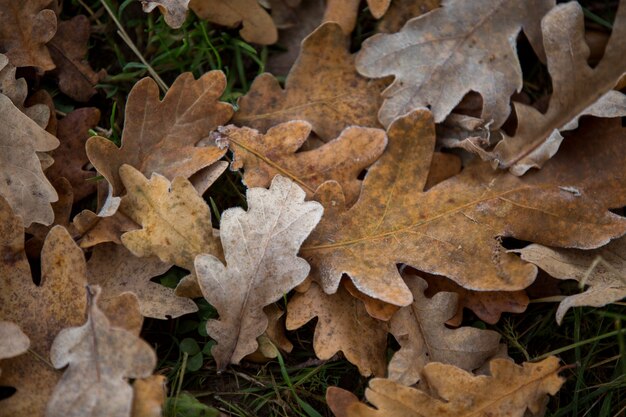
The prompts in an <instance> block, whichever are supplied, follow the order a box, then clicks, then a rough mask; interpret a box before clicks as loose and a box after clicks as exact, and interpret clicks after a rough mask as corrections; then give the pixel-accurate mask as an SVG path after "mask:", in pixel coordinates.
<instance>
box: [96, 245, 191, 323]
mask: <svg viewBox="0 0 626 417" xmlns="http://www.w3.org/2000/svg"><path fill="white" fill-rule="evenodd" d="M170 267H171V265H170V264H167V263H164V262H161V261H160V260H158V259H157V258H156V257H150V258H137V257H135V256H133V254H132V253H130V252H129V251H128V250H126V249H125V248H124V247H123V246H121V245H115V244H112V243H105V244H101V245H98V246H96V247H95V248H94V251H93V254H92V256H91V258H90V259H89V262H88V263H87V274H88V277H89V283H90V284H96V285H99V286H101V287H102V297H101V302H100V303H101V304H102V305H106V304H107V303H108V302H110V300H111V299H112V298H114V297H115V296H117V295H119V294H120V293H123V292H125V291H132V292H133V293H134V294H135V295H136V296H137V298H138V299H139V308H140V311H141V314H142V315H144V316H145V317H152V318H156V319H166V318H169V317H172V318H175V317H179V316H182V315H183V314H187V313H193V312H194V311H197V310H198V308H197V306H196V304H195V303H194V302H193V301H192V300H190V299H188V298H183V297H177V296H176V295H175V294H174V290H172V289H171V288H167V287H164V286H163V285H160V284H158V283H156V282H152V281H150V279H152V278H154V277H156V276H159V275H162V274H164V273H165V272H166V271H167V270H168V269H169V268H170Z"/></svg>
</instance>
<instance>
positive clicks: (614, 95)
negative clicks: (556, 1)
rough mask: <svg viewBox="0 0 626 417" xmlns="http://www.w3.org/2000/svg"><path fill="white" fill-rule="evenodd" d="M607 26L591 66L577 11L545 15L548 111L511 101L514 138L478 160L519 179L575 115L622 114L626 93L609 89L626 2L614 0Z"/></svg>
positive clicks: (623, 68)
mask: <svg viewBox="0 0 626 417" xmlns="http://www.w3.org/2000/svg"><path fill="white" fill-rule="evenodd" d="M613 28H614V29H613V33H612V35H611V39H610V40H609V43H608V45H607V46H606V49H605V52H604V56H603V58H602V60H601V61H600V62H599V63H598V64H597V65H596V66H595V67H593V68H592V67H591V66H589V64H588V63H587V59H588V57H589V47H588V46H587V44H586V42H585V36H584V16H583V10H582V7H581V6H580V5H579V4H578V3H576V2H570V3H567V4H561V5H558V6H557V7H555V8H554V9H553V10H552V11H550V13H548V14H547V15H546V17H545V18H544V19H543V21H542V30H543V39H544V48H545V51H546V56H547V59H548V70H549V71H550V76H551V78H552V91H553V92H552V96H551V97H550V105H549V107H548V111H547V112H546V113H545V114H542V113H541V112H539V111H538V110H537V109H535V108H533V107H531V106H528V105H524V104H521V103H515V113H516V114H517V120H518V122H517V125H518V128H517V131H516V132H515V135H514V136H512V137H509V136H506V134H505V137H504V139H503V140H502V141H500V142H499V143H498V144H497V145H496V147H495V148H494V150H493V152H489V153H488V154H487V155H481V157H485V156H486V158H487V159H492V160H493V161H494V164H495V165H497V166H499V167H500V168H508V169H509V170H510V171H511V172H512V173H513V174H515V175H523V174H524V173H525V172H526V171H528V170H529V169H530V168H540V167H542V166H543V164H544V163H545V162H546V161H547V160H548V159H550V158H551V157H552V156H553V155H554V154H555V153H556V152H557V150H558V149H559V146H560V144H561V141H562V140H563V136H562V135H561V133H560V132H563V131H567V130H573V129H576V128H577V127H578V119H579V118H580V117H581V116H583V115H593V116H597V117H620V116H624V115H626V95H624V94H622V93H620V92H618V91H614V90H612V88H613V87H614V86H615V84H617V82H618V81H619V79H620V77H621V76H622V74H624V73H625V72H626V63H625V61H624V54H626V2H623V1H622V2H620V7H619V9H618V12H617V16H616V17H615V23H614V24H613ZM563 45H568V47H567V48H564V47H563Z"/></svg>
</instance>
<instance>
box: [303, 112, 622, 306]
mask: <svg viewBox="0 0 626 417" xmlns="http://www.w3.org/2000/svg"><path fill="white" fill-rule="evenodd" d="M615 126H616V125H615ZM595 127H596V126H590V128H591V129H593V128H595ZM616 127H617V126H616ZM620 134H623V133H622V132H621V131H617V130H616V131H615V134H612V135H611V134H607V135H605V136H602V137H601V138H597V139H596V140H594V141H587V142H585V141H584V139H586V137H585V136H584V135H583V136H581V137H580V138H577V140H572V141H571V143H572V145H571V146H569V147H568V148H567V151H566V152H565V153H564V155H563V156H562V157H560V158H559V159H558V160H556V162H553V164H552V165H551V166H550V167H549V169H547V168H548V167H546V168H544V170H542V171H539V172H538V173H536V174H535V175H532V176H531V177H529V178H524V179H521V178H518V177H515V176H514V175H511V174H508V173H497V172H493V170H491V168H490V167H489V166H486V165H485V164H481V163H474V164H470V165H469V166H467V167H466V168H465V169H464V170H463V171H462V172H461V173H460V174H459V175H456V176H454V177H452V178H450V179H448V180H446V181H443V182H441V183H439V184H438V185H436V186H434V187H433V188H431V189H429V190H428V191H427V192H422V191H421V190H423V189H424V185H425V183H426V181H427V178H428V169H429V167H430V165H431V157H432V154H433V150H434V145H435V138H434V126H433V123H432V118H431V116H430V113H429V112H428V111H425V110H417V111H415V112H413V113H410V114H409V115H406V116H404V117H401V118H398V119H397V120H396V121H395V122H394V123H392V125H391V126H390V127H389V130H388V132H387V136H388V140H389V142H388V145H387V149H386V151H385V153H384V154H383V156H382V157H381V158H380V159H378V161H377V162H376V163H375V164H374V165H373V166H372V167H371V168H370V169H369V170H368V173H367V175H366V177H365V179H364V181H363V187H362V191H361V195H360V197H359V200H358V201H357V202H356V203H355V204H354V205H353V206H352V207H351V208H350V209H349V210H347V209H346V206H345V204H343V203H342V197H341V195H340V194H339V193H338V190H337V188H338V187H337V184H336V183H335V184H334V188H333V186H332V185H333V184H329V183H327V184H326V185H325V186H322V187H320V190H319V191H318V195H317V196H316V199H318V201H321V202H322V203H323V204H324V207H325V210H326V211H325V215H324V218H323V219H322V221H321V223H320V224H319V225H318V226H317V228H316V229H315V230H314V232H313V233H312V234H311V236H310V237H309V239H308V240H307V242H305V244H304V245H303V247H302V248H301V250H300V253H301V254H302V255H303V256H304V257H305V259H307V260H308V261H309V263H310V264H311V267H312V276H313V277H314V278H315V279H316V280H317V281H318V282H320V283H321V285H322V287H323V288H324V291H325V292H326V293H329V294H332V293H334V292H335V291H336V290H337V287H338V286H339V281H340V279H341V276H342V274H344V273H346V274H348V276H349V277H350V278H351V279H352V281H353V283H354V285H355V286H356V288H357V289H358V290H359V291H360V292H362V293H364V294H366V295H368V296H370V297H373V298H377V299H379V300H381V301H384V302H386V303H389V304H394V305H396V306H405V305H409V304H410V303H411V302H412V300H413V295H412V294H411V292H410V291H409V289H408V288H407V287H406V284H405V283H404V282H403V280H402V277H401V276H400V274H399V273H398V271H397V267H396V265H397V264H401V263H403V264H407V265H410V266H413V267H415V268H416V269H419V270H421V271H425V272H428V273H433V274H436V275H443V276H447V277H449V278H451V279H452V280H454V281H455V282H457V283H458V284H459V285H462V286H463V287H465V288H468V289H473V290H481V291H516V290H520V289H523V288H525V287H527V286H528V285H529V284H530V283H531V282H532V281H533V280H534V278H535V276H536V272H537V269H536V267H534V265H532V264H528V263H525V262H523V261H521V260H520V259H519V258H517V257H516V256H514V255H513V254H510V253H506V251H505V250H504V248H503V247H502V246H501V245H500V243H499V240H498V236H512V237H515V238H518V239H520V240H528V241H534V242H537V243H542V244H549V245H551V246H565V247H578V248H586V249H590V248H594V247H598V246H601V245H603V244H605V243H606V242H607V241H608V240H610V239H611V238H614V237H617V236H620V235H622V234H623V233H624V232H626V219H624V218H622V217H620V216H617V215H615V214H613V213H611V212H610V211H608V209H609V208H611V207H621V206H622V205H623V204H624V203H625V202H626V201H625V200H626V186H625V185H624V184H626V182H624V175H625V173H624V172H622V171H621V168H618V167H621V166H622V160H623V149H622V147H621V142H620V140H621V137H620V136H619V135H620ZM596 136H597V135H596ZM553 161H554V159H553ZM571 161H576V164H572V163H571ZM581 167H584V168H585V169H584V170H581ZM543 171H545V172H543ZM564 184H566V185H570V186H572V187H575V188H576V189H578V190H580V191H579V194H580V195H578V196H574V195H572V194H571V193H570V192H567V191H565V190H563V188H562V186H563V185H564ZM606 190H611V192H606ZM547 242H551V243H547Z"/></svg>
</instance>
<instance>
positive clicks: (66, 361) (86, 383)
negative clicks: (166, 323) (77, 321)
mask: <svg viewBox="0 0 626 417" xmlns="http://www.w3.org/2000/svg"><path fill="white" fill-rule="evenodd" d="M87 292H88V294H89V295H88V299H89V308H88V316H87V322H86V323H85V324H84V325H82V326H80V327H71V328H67V329H64V330H62V331H61V332H60V333H59V334H58V336H57V337H56V338H55V340H54V343H53V344H52V347H51V348H50V359H51V362H52V364H53V365H54V367H55V368H57V369H60V368H64V367H66V366H67V369H66V370H65V371H64V373H63V377H62V378H61V380H60V381H59V383H58V384H57V386H56V387H55V389H54V392H53V393H52V396H51V397H50V401H49V402H48V405H47V407H46V416H48V417H54V416H71V417H74V416H75V417H79V416H110V417H126V416H129V415H130V412H131V409H132V399H133V390H132V387H131V386H130V385H129V384H128V382H127V381H128V379H129V378H146V377H148V376H150V375H151V374H152V370H153V369H154V367H155V366H156V354H155V353H154V351H153V350H152V348H151V347H150V345H148V344H147V343H146V342H144V341H143V340H141V339H139V337H137V336H135V335H134V334H133V333H131V332H129V331H127V330H124V329H121V328H116V327H113V326H111V324H110V322H109V320H108V319H107V318H106V316H105V315H104V313H103V312H102V311H100V309H99V308H98V305H97V303H98V297H99V294H100V288H99V287H98V286H93V287H91V286H89V287H88V288H87ZM68 365H69V366H68Z"/></svg>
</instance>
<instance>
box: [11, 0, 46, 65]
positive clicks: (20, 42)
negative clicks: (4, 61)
mask: <svg viewBox="0 0 626 417" xmlns="http://www.w3.org/2000/svg"><path fill="white" fill-rule="evenodd" d="M52 3H53V0H22V1H14V0H0V10H2V13H0V52H3V53H5V54H6V56H7V57H8V58H9V60H10V61H11V64H13V65H15V66H16V67H37V68H38V69H39V70H40V71H41V72H43V71H48V70H51V69H53V68H54V62H52V58H51V57H50V54H49V53H48V49H47V48H46V43H48V41H50V39H52V37H53V36H54V33H55V32H56V29H57V17H56V14H55V13H54V11H53V10H51V9H50V8H49V7H52Z"/></svg>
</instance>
